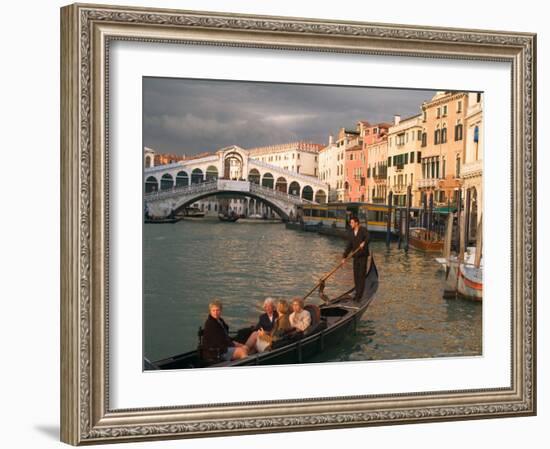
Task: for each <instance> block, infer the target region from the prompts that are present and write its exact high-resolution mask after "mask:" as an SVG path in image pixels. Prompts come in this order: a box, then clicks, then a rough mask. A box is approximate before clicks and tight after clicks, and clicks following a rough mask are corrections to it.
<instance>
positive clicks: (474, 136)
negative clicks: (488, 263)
mask: <svg viewBox="0 0 550 449" xmlns="http://www.w3.org/2000/svg"><path fill="white" fill-rule="evenodd" d="M465 129H466V132H465V140H466V142H465V151H464V163H463V165H462V167H461V168H460V176H461V181H462V189H463V195H462V197H463V198H466V197H467V195H468V194H469V196H470V213H469V217H470V222H469V227H468V229H469V231H470V232H469V234H470V239H474V238H475V236H476V230H477V226H478V223H479V219H480V217H481V213H482V211H483V94H481V93H475V92H474V93H469V94H468V107H467V109H466V119H465Z"/></svg>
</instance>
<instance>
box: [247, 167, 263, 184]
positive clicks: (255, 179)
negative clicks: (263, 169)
mask: <svg viewBox="0 0 550 449" xmlns="http://www.w3.org/2000/svg"><path fill="white" fill-rule="evenodd" d="M260 178H261V177H260V172H259V171H258V170H256V169H255V168H253V169H252V170H250V172H249V173H248V181H250V182H251V183H253V184H258V185H259V184H260Z"/></svg>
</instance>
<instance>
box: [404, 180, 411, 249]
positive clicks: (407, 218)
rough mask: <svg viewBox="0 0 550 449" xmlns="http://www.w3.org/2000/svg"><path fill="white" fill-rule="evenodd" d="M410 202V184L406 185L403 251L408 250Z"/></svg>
mask: <svg viewBox="0 0 550 449" xmlns="http://www.w3.org/2000/svg"><path fill="white" fill-rule="evenodd" d="M411 202H412V192H411V186H408V187H407V209H406V212H405V213H406V215H405V251H409V228H410V225H411Z"/></svg>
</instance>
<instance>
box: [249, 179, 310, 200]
mask: <svg viewBox="0 0 550 449" xmlns="http://www.w3.org/2000/svg"><path fill="white" fill-rule="evenodd" d="M250 191H251V192H253V193H261V194H264V195H266V196H269V197H271V198H277V199H281V200H283V201H289V202H291V203H293V204H302V203H311V204H316V203H315V202H314V201H310V200H306V199H305V198H300V197H299V196H296V195H291V194H289V193H285V192H281V191H280V190H274V189H271V188H269V187H264V186H261V185H259V184H254V183H250Z"/></svg>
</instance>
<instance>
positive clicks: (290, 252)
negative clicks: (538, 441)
mask: <svg viewBox="0 0 550 449" xmlns="http://www.w3.org/2000/svg"><path fill="white" fill-rule="evenodd" d="M143 235H144V239H143V260H144V262H143V312H144V320H143V321H144V322H143V324H144V355H145V356H146V357H148V358H149V359H150V360H158V359H161V358H164V357H168V356H171V355H174V354H177V353H181V352H185V351H188V350H192V349H194V348H195V347H196V345H197V330H198V327H199V326H201V325H202V324H203V323H204V320H205V318H206V316H207V314H208V302H209V301H210V300H211V299H212V298H219V299H221V300H222V301H223V304H224V310H223V316H224V319H225V320H226V321H227V323H228V324H229V326H230V329H231V330H236V329H238V328H240V327H243V326H247V325H249V324H253V323H255V322H256V321H257V317H258V315H259V314H260V313H261V311H262V310H261V305H262V302H263V300H264V299H265V298H266V297H267V296H271V297H273V298H275V299H281V298H283V299H287V300H288V299H290V298H291V297H293V296H298V295H302V296H303V295H304V294H305V293H307V292H308V291H309V290H310V288H311V287H313V286H314V285H315V284H316V283H317V280H318V279H319V277H321V276H322V275H323V274H324V273H326V272H328V271H330V270H331V269H332V268H333V267H334V266H335V264H337V263H338V262H339V261H340V260H341V254H342V251H343V248H344V242H343V241H342V240H340V239H337V238H332V237H324V236H320V235H318V234H316V233H307V232H298V231H293V230H287V229H285V227H284V225H281V224H245V223H238V222H237V223H222V222H218V221H181V222H179V223H176V224H170V225H157V224H153V225H148V224H146V225H144V227H143ZM370 247H371V251H372V252H373V253H374V255H375V259H376V264H377V267H378V270H379V273H380V286H379V289H378V292H377V294H376V297H375V298H376V299H375V301H374V302H373V304H372V305H371V306H370V307H369V309H367V312H366V313H365V315H364V316H363V319H362V321H361V323H360V325H359V326H358V328H357V332H356V333H355V334H353V335H350V336H349V337H348V339H347V340H346V341H344V342H342V344H340V345H339V346H338V347H336V348H334V349H332V350H331V351H330V352H327V353H324V354H322V355H321V356H319V357H318V358H317V359H315V360H313V361H323V362H326V361H344V360H390V359H404V358H422V357H441V356H459V355H467V356H471V355H481V349H482V348H481V341H482V338H481V328H482V325H481V324H482V316H481V311H482V308H481V305H480V304H478V303H474V302H469V301H465V300H457V299H452V300H449V299H444V298H443V297H442V291H443V285H444V275H443V272H442V271H440V270H439V268H438V264H437V263H436V262H435V260H434V257H433V256H431V255H426V254H423V253H419V252H417V251H414V250H411V251H409V252H408V253H404V252H403V251H402V250H398V249H397V248H396V246H395V244H392V248H391V249H390V250H387V249H386V247H385V244H384V243H383V242H371V246H370ZM352 285H353V280H352V272H351V264H346V266H345V267H344V268H343V269H342V270H340V271H339V272H338V275H337V276H335V277H333V278H331V281H329V282H328V283H327V288H326V290H325V292H326V293H328V294H329V295H336V294H337V293H339V292H343V291H345V290H347V289H349V288H350V286H352ZM310 300H311V301H312V302H316V303H319V304H320V303H321V301H320V300H319V299H318V297H317V296H315V295H314V296H312V297H311V299H310Z"/></svg>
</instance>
